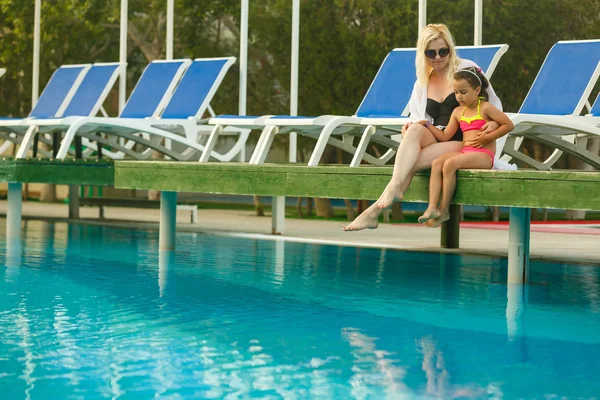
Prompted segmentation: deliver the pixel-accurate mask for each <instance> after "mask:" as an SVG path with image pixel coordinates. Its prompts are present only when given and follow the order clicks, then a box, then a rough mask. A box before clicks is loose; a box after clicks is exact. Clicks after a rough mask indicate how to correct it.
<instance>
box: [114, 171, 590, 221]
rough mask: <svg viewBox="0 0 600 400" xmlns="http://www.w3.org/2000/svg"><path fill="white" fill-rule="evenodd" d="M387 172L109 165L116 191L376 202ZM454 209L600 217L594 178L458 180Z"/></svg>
mask: <svg viewBox="0 0 600 400" xmlns="http://www.w3.org/2000/svg"><path fill="white" fill-rule="evenodd" d="M391 174H392V168H391V167H360V168H349V167H347V166H319V167H307V166H302V165H285V164H264V165H248V164H240V163H206V164H201V163H197V162H169V161H115V187H118V188H123V189H156V190H167V191H177V192H179V191H185V192H197V193H215V194H239V195H253V194H256V195H261V196H298V197H326V198H349V199H368V200H374V199H377V198H378V196H379V195H380V194H381V191H382V190H383V188H385V185H386V184H387V183H388V181H389V179H390V177H391ZM458 177H459V178H458V185H457V190H456V195H455V198H454V203H456V204H477V205H489V206H513V207H535V208H565V209H581V210H600V172H597V171H534V170H520V171H494V170H492V171H489V170H485V171H484V170H464V171H459V173H458ZM428 189H429V176H428V175H427V174H421V175H417V176H416V177H415V178H414V180H413V183H412V185H411V188H410V190H409V191H408V192H407V193H406V196H405V201H417V202H426V201H427V199H428Z"/></svg>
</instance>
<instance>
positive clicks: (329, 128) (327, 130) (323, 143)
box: [308, 121, 339, 167]
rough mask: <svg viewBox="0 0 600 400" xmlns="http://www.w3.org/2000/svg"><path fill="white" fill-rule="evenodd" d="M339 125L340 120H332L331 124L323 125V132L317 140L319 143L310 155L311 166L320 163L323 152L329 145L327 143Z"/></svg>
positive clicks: (309, 163) (309, 162)
mask: <svg viewBox="0 0 600 400" xmlns="http://www.w3.org/2000/svg"><path fill="white" fill-rule="evenodd" d="M338 126H339V122H338V121H332V122H330V123H329V124H327V125H325V126H324V127H323V130H322V131H321V134H320V135H319V139H318V140H317V144H316V145H315V148H314V149H313V152H312V154H311V155H310V159H309V160H308V166H309V167H316V166H318V165H319V161H321V157H322V156H323V152H324V151H325V148H326V147H327V143H328V142H329V137H330V136H331V133H332V132H333V131H334V129H335V128H337V127H338Z"/></svg>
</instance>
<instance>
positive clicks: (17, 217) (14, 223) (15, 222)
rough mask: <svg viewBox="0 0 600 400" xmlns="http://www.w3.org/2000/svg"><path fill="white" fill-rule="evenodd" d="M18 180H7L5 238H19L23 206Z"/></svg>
mask: <svg viewBox="0 0 600 400" xmlns="http://www.w3.org/2000/svg"><path fill="white" fill-rule="evenodd" d="M21 186H22V185H21V183H20V182H8V196H7V200H8V210H7V212H6V237H7V239H20V238H21V213H22V208H23V202H22V201H23V200H22V189H21Z"/></svg>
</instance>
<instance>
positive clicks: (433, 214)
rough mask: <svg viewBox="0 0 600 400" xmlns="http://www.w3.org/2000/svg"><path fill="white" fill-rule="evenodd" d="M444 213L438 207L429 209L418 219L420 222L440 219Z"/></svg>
mask: <svg viewBox="0 0 600 400" xmlns="http://www.w3.org/2000/svg"><path fill="white" fill-rule="evenodd" d="M441 215H442V214H441V213H440V211H439V210H437V209H435V208H434V209H431V210H430V209H429V208H428V209H427V210H425V212H424V213H423V215H421V216H420V217H419V219H418V221H419V223H421V224H424V223H426V222H427V221H429V220H432V219H438V218H439V217H440V216H441Z"/></svg>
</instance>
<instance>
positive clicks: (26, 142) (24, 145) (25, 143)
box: [15, 126, 38, 158]
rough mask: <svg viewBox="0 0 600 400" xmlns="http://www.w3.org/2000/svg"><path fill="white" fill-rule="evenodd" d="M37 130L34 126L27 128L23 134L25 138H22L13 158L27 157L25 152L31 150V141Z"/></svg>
mask: <svg viewBox="0 0 600 400" xmlns="http://www.w3.org/2000/svg"><path fill="white" fill-rule="evenodd" d="M37 131H38V128H37V127H36V126H30V127H29V128H27V132H25V136H24V137H23V140H22V141H21V145H20V146H19V149H18V150H17V154H16V155H15V158H25V157H27V152H28V151H29V149H30V148H31V145H32V144H33V140H34V138H35V134H36V133H37Z"/></svg>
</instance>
